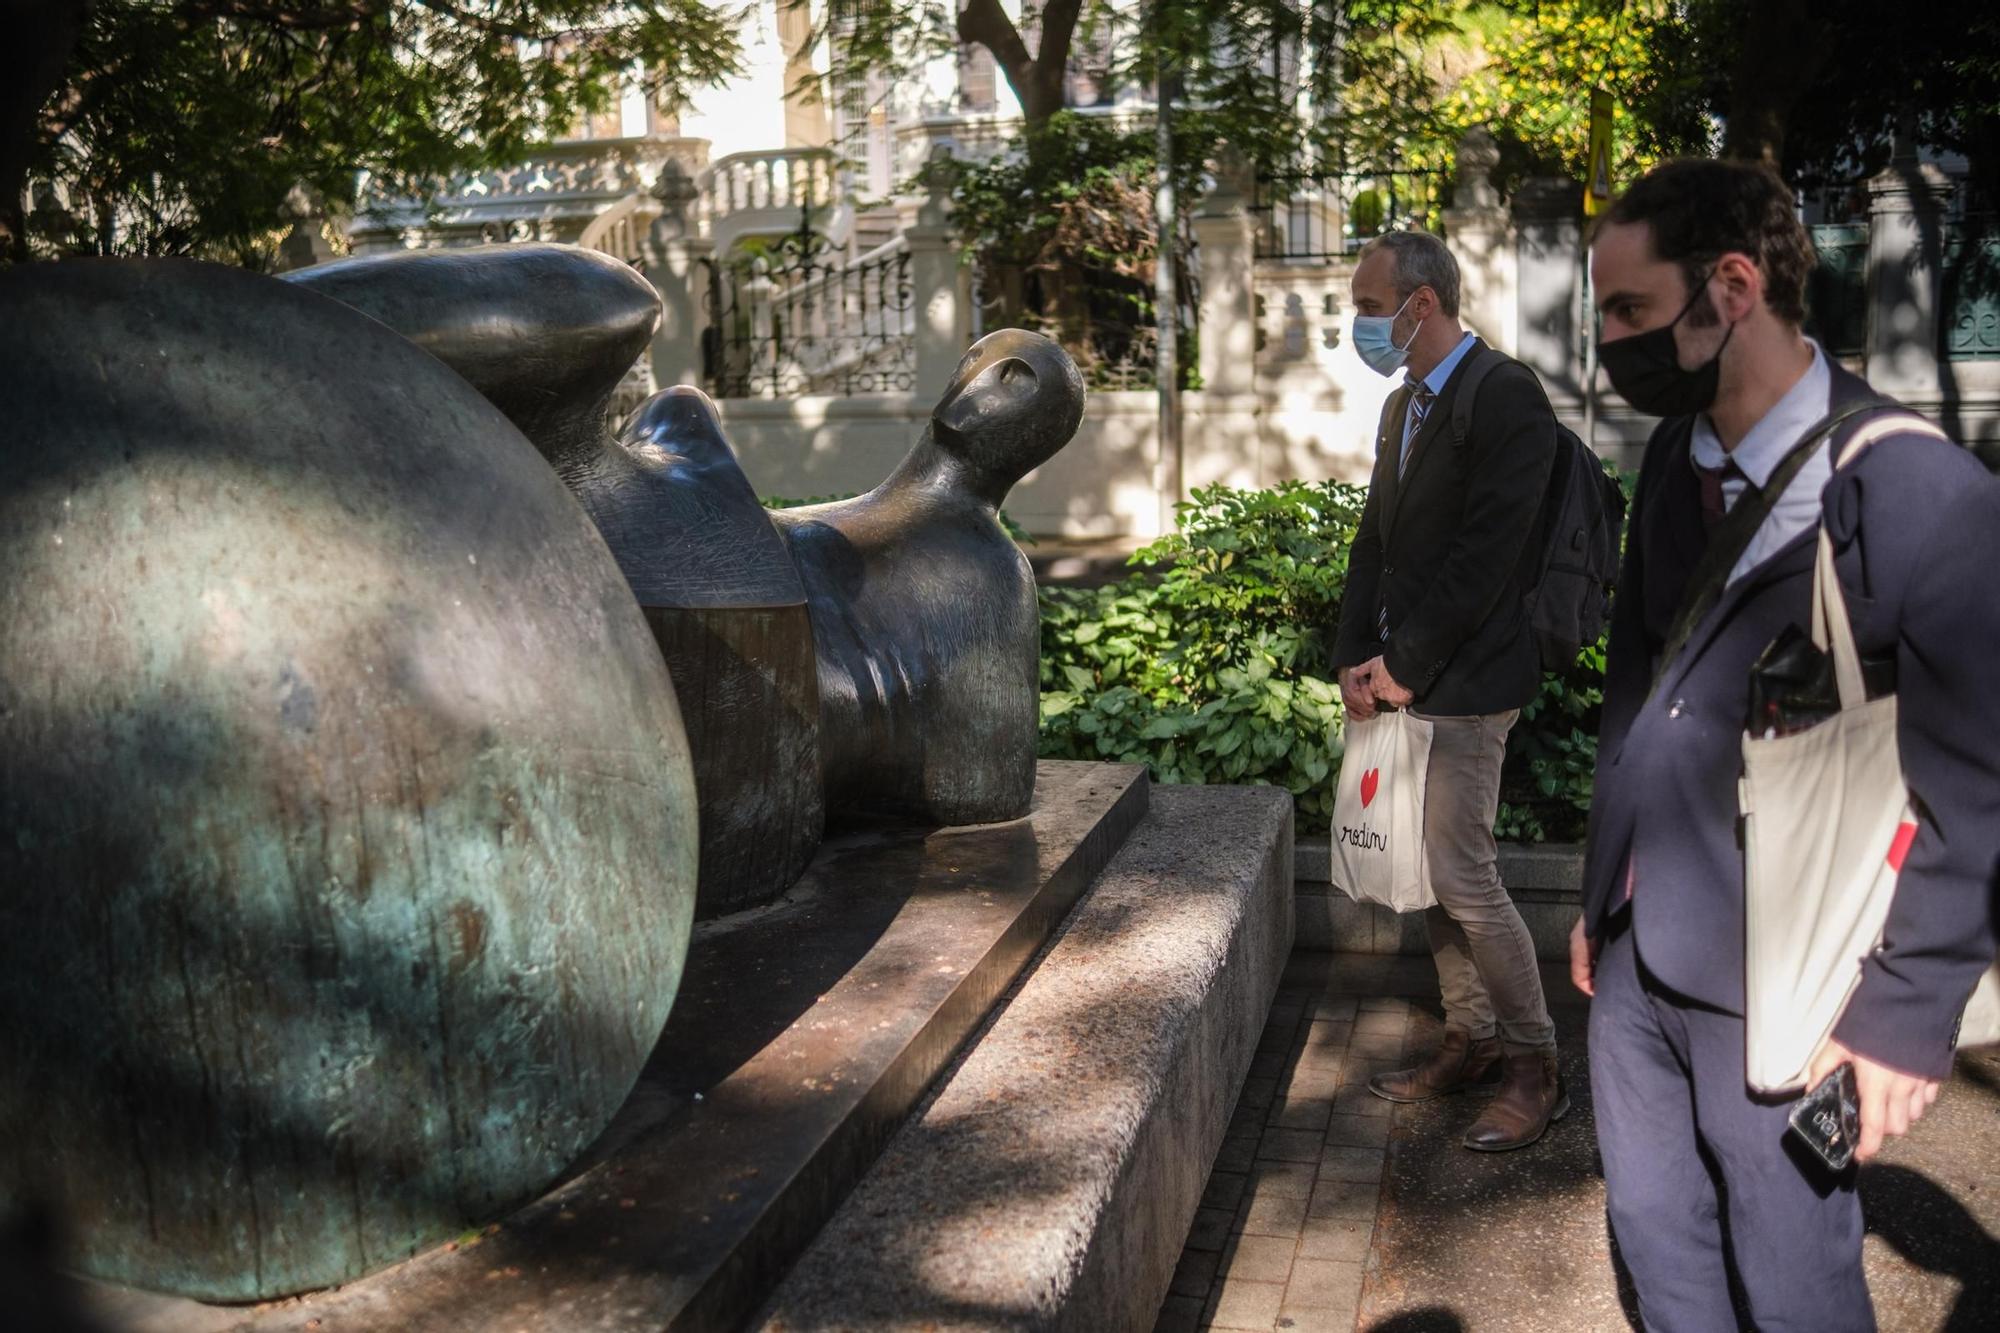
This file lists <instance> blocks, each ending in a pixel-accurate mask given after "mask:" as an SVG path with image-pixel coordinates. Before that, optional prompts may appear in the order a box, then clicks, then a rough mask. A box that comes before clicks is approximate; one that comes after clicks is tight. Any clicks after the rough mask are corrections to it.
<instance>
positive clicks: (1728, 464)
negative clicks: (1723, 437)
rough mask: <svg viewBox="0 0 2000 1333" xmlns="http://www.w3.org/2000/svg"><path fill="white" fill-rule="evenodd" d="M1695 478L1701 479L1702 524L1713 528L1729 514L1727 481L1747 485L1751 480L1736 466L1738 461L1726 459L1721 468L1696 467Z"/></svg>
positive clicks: (1697, 465) (1698, 465)
mask: <svg viewBox="0 0 2000 1333" xmlns="http://www.w3.org/2000/svg"><path fill="white" fill-rule="evenodd" d="M1694 472H1695V476H1697V477H1699V478H1700V479H1701V522H1702V526H1703V527H1708V528H1712V527H1714V526H1715V525H1716V524H1718V523H1720V522H1721V521H1722V516H1723V515H1724V514H1726V513H1728V512H1729V503H1728V501H1727V500H1726V499H1725V498H1724V496H1723V491H1722V484H1723V483H1724V482H1726V481H1742V482H1744V483H1745V484H1746V485H1747V484H1748V482H1749V480H1750V479H1749V478H1748V477H1747V476H1745V475H1744V473H1743V469H1742V468H1740V467H1738V466H1736V460H1735V459H1733V458H1725V459H1724V460H1723V461H1722V466H1721V467H1702V466H1701V465H1700V464H1699V463H1697V464H1696V465H1695V469H1694Z"/></svg>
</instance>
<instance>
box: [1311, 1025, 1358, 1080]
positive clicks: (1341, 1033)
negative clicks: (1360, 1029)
mask: <svg viewBox="0 0 2000 1333" xmlns="http://www.w3.org/2000/svg"><path fill="white" fill-rule="evenodd" d="M1353 1036H1354V1029H1353V1026H1352V1025H1351V1024H1347V1023H1317V1022H1316V1023H1311V1024H1308V1025H1307V1027H1306V1039H1305V1045H1303V1046H1301V1047H1300V1048H1299V1060H1298V1064H1299V1068H1301V1069H1311V1068H1315V1067H1323V1066H1326V1065H1329V1064H1338V1063H1340V1059H1341V1057H1342V1056H1343V1055H1345V1054H1346V1053H1347V1048H1348V1043H1349V1042H1350V1041H1351V1040H1352V1039H1353Z"/></svg>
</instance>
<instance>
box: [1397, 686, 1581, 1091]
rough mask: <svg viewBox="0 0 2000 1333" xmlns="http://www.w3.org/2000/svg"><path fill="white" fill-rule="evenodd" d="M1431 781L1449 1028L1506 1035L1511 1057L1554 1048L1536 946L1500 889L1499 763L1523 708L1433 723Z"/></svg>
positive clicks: (1434, 921)
mask: <svg viewBox="0 0 2000 1333" xmlns="http://www.w3.org/2000/svg"><path fill="white" fill-rule="evenodd" d="M1416 715H1417V716H1419V717H1422V718H1423V719H1424V721H1426V722H1429V723H1430V724H1431V728H1432V732H1431V762H1430V767H1429V769H1428V770H1427V772H1426V776H1425V779H1424V854H1425V859H1426V860H1427V861H1428V862H1429V864H1430V872H1431V887H1432V889H1433V890H1435V891H1436V893H1437V900H1438V901H1437V906H1435V907H1431V908H1427V909H1426V910H1425V912H1424V925H1425V927H1426V928H1427V930H1428V932H1429V934H1430V944H1431V957H1432V958H1434V959H1435V960H1436V961H1437V970H1438V989H1439V990H1440V991H1441V992H1442V993H1443V996H1444V1021H1445V1023H1446V1024H1447V1025H1448V1026H1451V1027H1462V1028H1464V1029H1466V1030H1467V1031H1469V1032H1470V1033H1471V1034H1472V1038H1473V1040H1474V1041H1481V1040H1484V1039H1485V1038H1487V1037H1491V1036H1493V1035H1494V1034H1495V1032H1498V1034H1499V1036H1500V1042H1501V1045H1502V1046H1503V1047H1504V1048H1505V1049H1506V1050H1507V1051H1508V1052H1510V1053H1515V1054H1520V1053H1525V1052H1529V1051H1542V1050H1553V1049H1554V1047H1555V1044H1556V1029H1555V1025H1554V1024H1553V1023H1551V1022H1550V1021H1549V1007H1548V1002H1547V1001H1546V1000H1545V999H1544V998H1543V996H1542V974H1541V971H1540V969H1539V968H1538V966H1537V964H1536V961H1535V941H1534V939H1533V937H1532V936H1530V935H1529V934H1528V927H1527V924H1526V923H1525V922H1523V921H1522V920H1521V913H1520V909H1518V908H1516V907H1515V906H1514V900H1513V899H1512V898H1510V897H1508V896H1507V890H1506V888H1505V887H1504V886H1503V885H1502V884H1501V883H1500V849H1499V848H1498V846H1497V845H1495V843H1494V840H1493V818H1494V816H1495V815H1496V814H1498V813H1499V810H1500V765H1501V762H1502V761H1503V760H1504V759H1505V758H1506V755H1507V732H1508V731H1509V730H1510V729H1511V728H1512V727H1513V725H1514V719H1515V718H1517V717H1519V716H1520V710H1518V709H1510V710H1509V711H1507V712H1504V713H1487V714H1484V715H1483V716H1482V715H1475V716H1471V717H1432V716H1429V715H1427V714H1422V713H1419V714H1416Z"/></svg>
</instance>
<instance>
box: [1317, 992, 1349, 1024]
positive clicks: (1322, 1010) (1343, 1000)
mask: <svg viewBox="0 0 2000 1333" xmlns="http://www.w3.org/2000/svg"><path fill="white" fill-rule="evenodd" d="M1359 1012H1360V1006H1359V1005H1358V1004H1357V1003H1356V1002H1355V997H1354V996H1352V995H1322V996H1321V997H1320V998H1319V999H1318V1000H1317V1001H1315V1002H1314V1004H1313V1019H1314V1021H1319V1020H1321V1019H1333V1020H1335V1021H1347V1022H1352V1021H1353V1019H1354V1016H1355V1015H1356V1014H1357V1013H1359Z"/></svg>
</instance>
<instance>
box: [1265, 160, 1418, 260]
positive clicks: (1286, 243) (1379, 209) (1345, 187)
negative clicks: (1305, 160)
mask: <svg viewBox="0 0 2000 1333" xmlns="http://www.w3.org/2000/svg"><path fill="white" fill-rule="evenodd" d="M1445 184H1446V176H1445V173H1444V172H1442V171H1437V170H1429V169H1416V168H1410V167H1404V166H1398V165H1390V166H1386V167H1355V168H1349V167H1344V166H1336V167H1328V168H1308V169H1300V170H1297V171H1283V172H1270V173H1265V174H1262V175H1259V176H1258V178H1257V183H1256V186H1255V191H1254V194H1253V195H1252V198H1251V217H1252V218H1254V219H1255V221H1256V255H1257V258H1259V259H1294V260H1311V261H1317V262H1321V263H1324V262H1326V261H1327V260H1329V259H1337V258H1341V257H1344V256H1347V255H1352V254H1353V253H1354V252H1355V251H1357V250H1359V249H1360V248H1361V247H1362V246H1363V245H1366V244H1367V243H1368V242H1369V241H1370V240H1371V239H1373V238H1374V237H1377V236H1380V235H1381V234H1382V233H1383V232H1386V231H1397V230H1401V229H1406V228H1409V227H1424V228H1430V229H1435V228H1436V227H1437V226H1438V222H1439V216H1440V214H1441V213H1442V211H1443V208H1444V187H1445Z"/></svg>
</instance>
